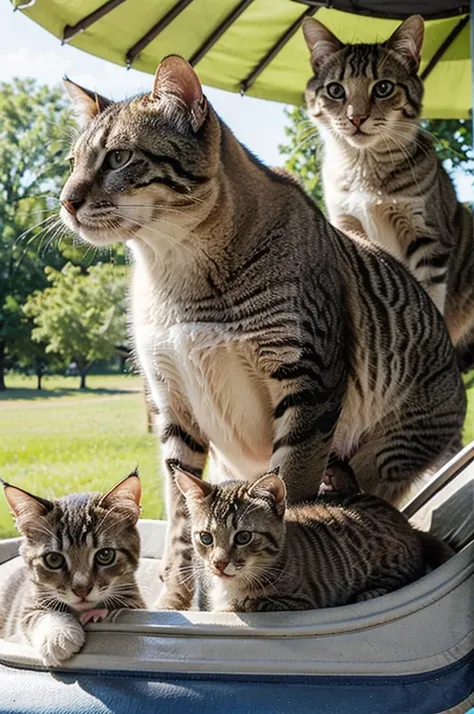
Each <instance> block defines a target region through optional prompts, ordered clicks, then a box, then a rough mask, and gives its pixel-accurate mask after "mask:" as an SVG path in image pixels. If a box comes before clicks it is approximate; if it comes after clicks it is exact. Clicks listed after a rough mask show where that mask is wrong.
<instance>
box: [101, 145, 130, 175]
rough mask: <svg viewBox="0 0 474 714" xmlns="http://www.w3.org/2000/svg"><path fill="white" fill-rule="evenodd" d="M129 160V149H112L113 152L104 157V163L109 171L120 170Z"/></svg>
mask: <svg viewBox="0 0 474 714" xmlns="http://www.w3.org/2000/svg"><path fill="white" fill-rule="evenodd" d="M131 158H132V152H131V151H130V150H129V149H114V150H113V151H109V153H108V154H107V156H106V157H105V163H106V165H107V166H108V167H109V169H112V170H113V171H115V170H116V169H121V168H122V166H125V164H128V162H129V161H130V159H131Z"/></svg>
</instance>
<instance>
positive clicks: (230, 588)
mask: <svg viewBox="0 0 474 714" xmlns="http://www.w3.org/2000/svg"><path fill="white" fill-rule="evenodd" d="M240 597H241V592H240V588H239V587H238V583H236V582H235V579H231V580H225V579H224V578H219V577H216V576H212V578H211V586H210V592H209V600H210V606H211V610H213V611H215V612H225V611H228V610H229V609H230V607H231V606H232V603H233V602H235V601H236V600H238V599H240Z"/></svg>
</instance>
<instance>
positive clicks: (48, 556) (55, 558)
mask: <svg viewBox="0 0 474 714" xmlns="http://www.w3.org/2000/svg"><path fill="white" fill-rule="evenodd" d="M43 563H44V564H45V566H46V567H47V568H48V569H49V570H61V568H64V566H65V565H66V558H65V557H64V555H61V553H56V552H55V551H52V552H51V553H45V554H44V555H43Z"/></svg>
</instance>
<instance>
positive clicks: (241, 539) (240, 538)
mask: <svg viewBox="0 0 474 714" xmlns="http://www.w3.org/2000/svg"><path fill="white" fill-rule="evenodd" d="M252 538H253V533H251V532H250V531H237V533H236V534H235V536H234V543H235V545H248V544H249V543H250V541H251V540H252Z"/></svg>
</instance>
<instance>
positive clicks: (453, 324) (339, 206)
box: [303, 16, 474, 344]
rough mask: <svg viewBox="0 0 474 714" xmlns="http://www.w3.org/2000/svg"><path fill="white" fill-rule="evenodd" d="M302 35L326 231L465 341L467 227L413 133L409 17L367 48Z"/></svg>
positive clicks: (417, 50) (416, 23) (414, 86)
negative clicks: (381, 268) (404, 270)
mask: <svg viewBox="0 0 474 714" xmlns="http://www.w3.org/2000/svg"><path fill="white" fill-rule="evenodd" d="M303 29H304V35H305V38H306V42H307V44H308V47H309V48H310V51H311V64H312V68H313V71H314V73H315V74H314V77H312V79H310V81H309V82H308V85H307V88H306V102H307V106H308V111H309V116H310V118H311V119H312V120H313V122H314V123H315V124H316V126H317V127H318V128H319V130H320V132H321V136H322V137H323V140H324V144H325V149H324V160H323V182H324V193H325V201H326V205H327V208H328V212H329V217H330V219H331V221H332V223H334V225H336V226H337V227H338V228H339V229H340V230H342V231H356V232H363V233H364V234H365V235H366V236H367V237H368V238H369V239H370V240H373V241H376V242H377V243H379V244H380V245H382V246H383V247H385V248H386V249H388V250H389V251H390V252H391V253H392V254H393V255H395V256H396V257H397V258H399V259H401V260H402V261H403V262H404V263H405V264H406V265H407V267H408V268H409V269H410V270H411V272H412V273H413V275H415V277H416V278H417V279H418V280H419V281H420V283H421V284H422V285H423V287H424V288H425V289H426V291H427V292H428V294H429V295H430V296H431V298H432V299H433V301H434V303H435V305H436V306H437V307H438V309H439V310H440V312H441V313H443V314H444V315H445V319H446V323H447V326H448V330H449V333H450V335H451V338H452V340H453V342H454V343H455V344H457V343H463V342H466V341H467V340H468V339H469V338H472V337H473V336H474V334H473V327H474V223H473V216H472V213H471V212H470V210H469V209H468V208H467V207H466V206H463V205H462V204H461V203H459V202H458V200H457V198H456V194H455V192H454V188H453V186H452V183H451V180H450V179H449V177H448V175H447V173H446V172H445V170H444V168H443V166H442V164H441V162H440V161H439V159H438V157H437V154H436V151H435V149H434V146H433V144H432V141H431V138H430V136H429V135H427V133H426V132H425V131H424V130H423V129H422V128H421V127H420V113H421V103H422V99H423V83H422V81H421V79H420V78H419V77H418V75H417V71H418V68H419V64H420V54H421V47H422V44H423V19H422V18H421V17H419V16H412V17H409V18H408V19H407V20H405V22H403V23H402V24H401V25H400V26H399V28H398V29H397V30H396V31H395V32H394V34H393V35H392V36H391V37H390V38H389V39H388V40H387V41H386V42H383V43H381V44H376V45H367V44H360V45H343V44H342V43H341V42H339V40H338V39H337V38H336V37H334V35H333V34H332V33H331V32H329V30H327V29H326V28H325V27H324V26H323V25H321V23H320V22H318V21H317V20H314V19H313V18H308V19H306V20H305V23H304V26H303Z"/></svg>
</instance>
